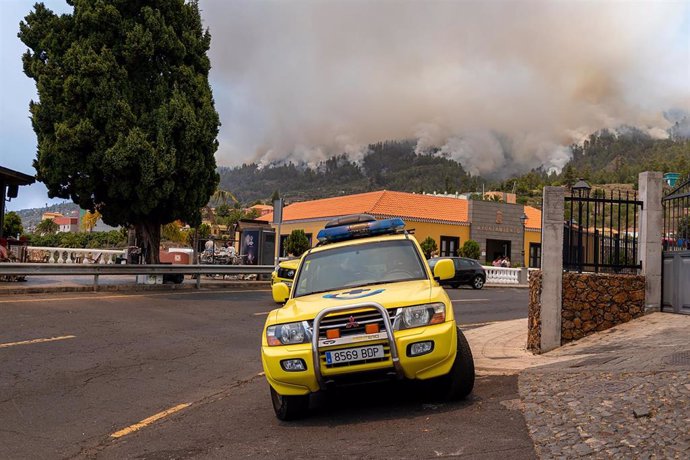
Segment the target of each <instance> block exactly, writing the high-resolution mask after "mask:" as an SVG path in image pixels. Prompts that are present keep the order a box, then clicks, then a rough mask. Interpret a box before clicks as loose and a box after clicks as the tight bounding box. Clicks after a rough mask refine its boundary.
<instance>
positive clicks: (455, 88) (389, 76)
mask: <svg viewBox="0 0 690 460" xmlns="http://www.w3.org/2000/svg"><path fill="white" fill-rule="evenodd" d="M689 5H690V4H688V3H687V2H683V1H678V2H675V3H674V2H634V3H633V2H622V1H611V2H577V1H570V2H558V1H519V2H518V1H500V2H497V1H485V2H465V1H456V2H453V1H450V2H449V1H443V2H441V1H439V2H435V1H400V0H398V1H375V0H366V1H363V0H362V1H356V0H355V1H344V0H343V1H338V0H334V1H309V0H299V1H298V0H295V1H275V2H268V1H220V0H216V1H211V0H202V1H201V3H200V6H201V9H202V16H203V18H204V21H205V25H206V26H208V27H209V29H210V31H211V34H212V37H213V39H212V45H211V62H212V65H213V69H212V71H211V78H212V81H213V85H214V91H215V92H214V96H215V98H216V107H217V109H218V111H219V112H220V114H221V120H222V123H223V126H222V128H221V133H220V136H219V140H220V149H219V152H218V154H217V159H218V163H219V164H221V165H235V164H239V163H243V162H248V161H257V162H259V163H264V164H265V163H269V162H272V161H281V160H292V161H298V162H306V163H309V164H314V163H317V162H318V161H320V160H322V159H325V158H327V157H329V156H330V155H332V154H339V153H343V152H346V153H348V154H349V155H350V156H351V157H352V158H354V159H357V158H360V157H361V156H362V154H363V153H364V152H365V150H366V145H367V144H368V143H371V142H376V141H380V140H386V139H409V138H415V139H418V144H417V151H418V152H425V151H429V150H430V149H431V148H436V149H440V150H439V153H440V154H444V155H448V156H450V157H452V158H454V159H456V160H458V161H460V162H461V164H463V166H464V167H465V168H466V169H467V170H468V171H470V172H472V173H474V174H477V173H481V174H486V173H492V172H493V173H497V172H498V173H501V172H502V173H507V172H513V171H507V169H515V168H522V169H528V168H531V167H536V166H540V165H544V166H545V167H546V168H555V169H560V168H561V167H562V166H563V165H564V164H565V163H566V162H567V161H568V159H569V157H570V151H569V149H568V148H567V147H568V146H569V145H570V144H571V143H573V142H581V141H582V140H583V139H584V138H585V137H586V136H588V135H589V134H590V133H592V132H594V131H596V130H598V129H602V128H615V127H618V126H621V125H629V126H635V127H638V128H640V129H642V130H645V131H647V132H649V133H650V134H651V135H653V136H655V137H658V136H665V135H667V130H668V129H669V128H670V127H671V126H672V125H673V122H672V121H671V120H670V117H668V115H667V116H666V117H665V116H664V112H665V111H667V110H668V109H677V110H680V111H685V113H687V111H688V110H690V84H689V83H688V82H690V6H689ZM668 113H669V112H667V114H668ZM516 165H517V166H516Z"/></svg>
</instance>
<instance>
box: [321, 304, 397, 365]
mask: <svg viewBox="0 0 690 460" xmlns="http://www.w3.org/2000/svg"><path fill="white" fill-rule="evenodd" d="M396 311H397V309H390V310H388V317H389V319H390V322H391V325H392V324H393V321H394V320H395V313H396ZM368 324H376V325H378V327H379V332H386V323H385V322H384V320H383V317H382V316H381V313H379V311H378V310H375V309H371V310H360V311H358V312H356V313H335V314H331V315H327V316H325V317H323V318H322V319H321V323H320V325H319V338H320V339H325V338H326V331H327V330H330V329H338V330H339V331H340V337H348V336H355V335H364V334H366V330H365V327H366V326H367V325H368ZM309 326H310V327H311V328H312V329H313V327H314V323H313V321H312V322H310V324H309ZM362 345H364V344H363V343H361V342H360V343H349V344H343V345H340V346H336V347H331V348H329V349H328V351H335V350H339V349H346V348H356V347H357V346H362ZM366 345H382V346H383V356H382V357H379V358H371V359H364V360H359V361H352V362H346V363H334V364H327V363H326V351H322V350H320V351H319V358H320V360H321V365H322V366H323V367H325V368H327V369H334V368H339V367H350V366H359V365H362V364H369V363H376V362H383V361H390V360H391V350H390V345H389V344H388V341H387V340H383V341H382V340H377V341H372V342H366Z"/></svg>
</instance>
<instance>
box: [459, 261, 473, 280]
mask: <svg viewBox="0 0 690 460" xmlns="http://www.w3.org/2000/svg"><path fill="white" fill-rule="evenodd" d="M458 261H459V262H460V273H461V275H460V276H461V278H460V282H461V283H469V282H471V281H472V278H474V266H473V265H472V262H470V261H469V260H465V259H458Z"/></svg>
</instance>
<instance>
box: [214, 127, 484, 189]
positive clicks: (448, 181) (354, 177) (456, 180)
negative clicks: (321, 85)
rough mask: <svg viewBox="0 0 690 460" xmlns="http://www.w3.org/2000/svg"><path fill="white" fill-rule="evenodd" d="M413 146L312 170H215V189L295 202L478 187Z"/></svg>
mask: <svg viewBox="0 0 690 460" xmlns="http://www.w3.org/2000/svg"><path fill="white" fill-rule="evenodd" d="M415 145H416V142H415V141H409V140H405V141H386V142H379V143H377V144H372V145H370V146H369V152H368V153H367V155H365V156H364V158H363V160H362V161H361V163H355V162H353V161H351V160H350V159H349V158H348V157H347V156H346V155H344V154H343V155H339V156H335V157H332V158H330V159H329V160H327V161H324V162H322V163H320V164H319V165H317V166H316V167H315V168H310V167H307V166H306V165H295V164H294V163H288V164H274V165H269V166H266V167H263V168H260V167H259V166H258V165H256V164H248V165H246V164H245V165H242V166H240V167H237V168H220V171H219V172H220V187H221V188H222V189H225V190H230V191H232V192H233V193H234V194H235V196H237V198H238V199H239V200H240V201H242V202H244V203H252V202H254V201H257V200H266V199H268V198H270V196H271V194H272V193H273V191H275V190H278V191H279V192H280V194H281V196H283V197H285V198H287V199H289V200H290V201H296V200H307V199H316V198H324V197H330V196H337V195H348V194H353V193H361V192H366V191H372V190H381V189H388V190H399V191H407V192H422V191H426V192H432V191H438V192H443V191H452V192H456V191H465V190H475V188H476V186H477V184H478V183H480V182H478V178H473V177H470V176H469V175H468V174H467V173H466V172H465V170H464V169H463V168H462V166H461V165H460V164H459V163H458V162H456V161H453V160H451V159H448V158H444V157H440V156H436V155H433V154H423V155H418V154H416V153H415ZM480 187H481V185H480Z"/></svg>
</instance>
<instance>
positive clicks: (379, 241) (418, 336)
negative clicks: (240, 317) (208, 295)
mask: <svg viewBox="0 0 690 460" xmlns="http://www.w3.org/2000/svg"><path fill="white" fill-rule="evenodd" d="M317 238H318V240H319V244H318V245H317V246H316V247H314V248H312V249H310V250H309V251H307V252H306V253H305V254H304V255H303V256H302V258H301V259H300V261H299V262H300V263H299V266H298V267H297V270H296V273H295V277H294V282H293V284H292V286H291V287H288V285H286V284H285V283H283V282H277V283H275V284H273V288H272V290H273V298H274V300H275V301H276V302H278V303H280V304H284V305H283V306H282V307H281V308H278V309H276V310H273V311H271V312H270V313H269V315H268V318H267V320H266V324H265V326H264V330H263V336H262V346H261V359H262V362H263V368H264V371H265V374H266V378H267V380H268V383H269V385H270V391H271V400H272V402H273V408H274V410H275V413H276V416H277V417H278V418H279V419H281V420H291V419H296V418H299V417H302V416H304V415H306V413H307V412H308V407H309V395H311V394H312V393H316V392H318V391H323V390H327V389H328V388H330V387H331V386H333V385H338V384H340V383H348V384H351V383H367V382H370V381H378V380H381V379H382V378H390V379H409V380H425V381H430V382H432V383H433V385H432V388H433V394H434V395H443V396H445V397H447V398H464V397H465V396H467V395H468V394H469V393H470V392H471V391H472V388H473V387H474V362H473V359H472V352H471V351H470V347H469V344H468V343H467V340H466V339H465V337H464V336H463V334H462V332H461V331H460V329H459V328H458V327H457V325H456V322H455V318H454V316H453V307H452V304H451V302H450V299H449V298H448V295H447V294H446V292H445V291H444V290H443V288H442V287H441V286H440V285H439V281H442V280H446V279H450V278H452V277H453V275H454V272H455V269H454V267H453V262H452V261H450V260H440V261H439V262H438V263H437V264H436V265H435V267H434V269H433V271H432V270H431V269H430V268H429V266H428V265H427V263H426V261H425V259H424V257H423V254H422V251H421V248H420V247H419V244H418V243H417V240H416V239H415V238H414V237H412V236H411V235H409V234H408V233H407V232H405V230H404V222H403V221H402V220H401V219H386V220H379V221H377V220H375V219H374V218H373V217H371V216H368V215H355V216H347V217H343V218H340V219H336V220H334V221H331V222H329V223H328V224H327V225H326V228H324V229H323V230H321V231H320V232H319V234H318V236H317Z"/></svg>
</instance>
